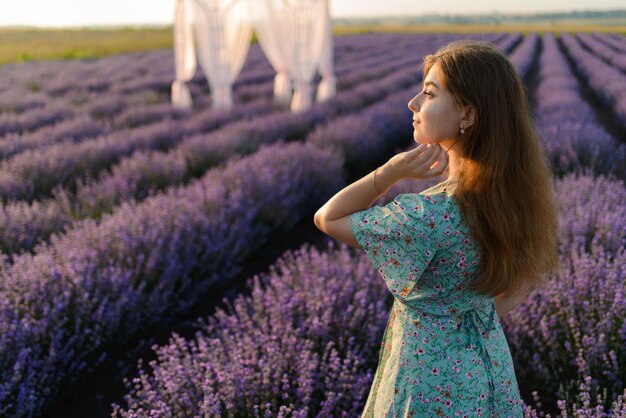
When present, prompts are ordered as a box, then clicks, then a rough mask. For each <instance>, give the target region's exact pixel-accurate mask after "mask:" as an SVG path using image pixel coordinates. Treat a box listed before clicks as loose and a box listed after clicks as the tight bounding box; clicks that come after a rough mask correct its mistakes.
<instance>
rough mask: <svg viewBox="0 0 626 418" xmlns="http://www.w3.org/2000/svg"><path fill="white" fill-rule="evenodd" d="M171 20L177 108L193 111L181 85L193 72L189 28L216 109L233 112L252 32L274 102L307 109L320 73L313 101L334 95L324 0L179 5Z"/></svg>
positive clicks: (184, 1) (207, 0) (198, 0)
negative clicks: (270, 71) (270, 72)
mask: <svg viewBox="0 0 626 418" xmlns="http://www.w3.org/2000/svg"><path fill="white" fill-rule="evenodd" d="M189 2H191V3H189ZM189 11H191V12H192V14H193V17H194V19H193V23H192V22H191V18H190V17H189V16H188V12H189ZM175 19H176V20H175V27H174V34H175V57H176V81H175V82H174V83H173V84H172V102H173V103H174V104H175V105H178V106H186V107H189V106H191V97H190V94H189V90H188V89H187V87H186V86H185V84H184V83H185V82H186V81H189V80H190V79H191V77H192V76H193V73H194V72H195V68H196V57H195V54H194V41H193V36H192V35H193V34H192V28H193V29H194V31H195V37H196V43H197V50H198V52H197V54H198V61H199V62H200V66H201V68H202V70H203V72H204V73H205V75H206V77H207V79H208V81H209V84H210V86H211V94H212V99H213V106H214V107H220V108H229V107H231V106H232V93H231V87H232V83H233V81H234V80H235V78H236V77H237V75H238V74H239V72H240V71H241V67H242V66H243V63H244V61H245V57H246V54H247V52H248V48H249V44H250V39H251V37H252V28H253V27H254V30H255V31H256V34H257V38H258V40H259V44H260V46H261V48H262V49H263V51H264V53H265V55H266V56H267V58H268V60H269V61H270V64H271V65H272V67H273V68H274V70H275V71H276V76H275V78H274V96H275V98H276V100H277V101H278V102H281V103H284V104H285V105H287V104H288V103H289V102H290V101H291V106H290V107H291V110H292V111H294V112H298V111H302V110H305V109H307V108H309V107H310V106H311V103H312V98H313V85H312V81H313V76H314V75H315V71H316V70H318V69H319V72H320V74H321V75H322V81H321V83H320V85H319V87H318V91H317V100H318V101H322V100H326V99H328V98H330V97H332V96H333V95H334V94H335V77H334V69H333V56H332V48H333V45H332V33H331V25H330V14H329V7H328V0H177V2H176V12H175Z"/></svg>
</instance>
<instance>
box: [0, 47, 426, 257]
mask: <svg viewBox="0 0 626 418" xmlns="http://www.w3.org/2000/svg"><path fill="white" fill-rule="evenodd" d="M411 48H412V47H411ZM400 52H402V53H404V55H405V56H406V55H407V54H406V52H407V51H406V50H405V49H404V48H400ZM398 56H399V55H395V57H396V58H397V57H398ZM409 57H411V55H409ZM383 58H385V61H386V59H387V58H390V55H389V54H384V56H383ZM417 64H418V60H417V59H416V58H415V57H412V58H409V59H407V58H405V59H402V60H397V59H396V61H395V62H393V63H392V64H389V63H386V62H385V63H383V64H382V65H379V66H375V67H373V68H370V69H367V70H364V71H363V70H362V71H355V72H356V73H358V74H360V78H357V77H355V76H351V77H350V79H351V82H352V83H358V84H356V87H355V88H353V89H348V86H347V85H346V84H345V83H344V84H342V83H341V80H340V86H342V87H343V88H344V90H343V91H340V93H339V94H338V96H337V97H336V98H334V99H333V100H331V101H329V102H327V103H324V104H323V105H320V106H316V107H315V108H314V109H312V110H311V111H309V112H306V113H303V114H295V115H294V114H291V113H289V112H284V111H272V110H273V109H275V108H273V107H272V106H271V105H270V104H269V103H261V104H258V103H253V104H250V105H242V106H238V107H236V108H235V109H234V110H233V111H231V112H212V111H204V112H200V113H198V114H197V116H194V117H193V118H192V119H190V120H187V121H185V122H176V121H167V122H163V123H159V124H154V125H150V126H147V127H143V128H138V129H134V130H132V131H126V132H119V131H118V132H115V133H113V134H111V135H107V136H104V137H99V138H97V139H95V140H85V141H83V142H82V143H81V144H80V145H79V146H76V147H73V148H70V149H68V144H67V143H62V144H58V145H55V146H51V147H49V148H47V149H45V150H43V151H37V150H33V151H30V152H28V153H23V154H20V155H19V156H17V157H15V158H12V159H11V160H8V161H5V162H4V164H3V165H1V166H0V178H3V177H4V181H2V180H0V184H3V185H4V186H6V187H5V190H6V189H10V188H11V186H10V184H15V186H14V187H13V188H12V192H10V193H8V194H9V195H13V197H15V195H21V196H23V195H24V194H26V193H28V194H29V195H30V194H35V190H36V191H37V193H36V194H37V195H39V196H42V195H44V196H45V194H46V193H45V192H46V191H48V193H49V191H50V190H53V188H55V189H54V192H53V194H54V196H53V198H48V199H40V200H39V201H35V202H32V203H28V202H19V201H14V202H9V203H7V204H6V205H4V210H3V211H2V213H1V215H2V216H0V248H2V249H3V251H5V252H6V253H11V252H17V251H19V250H29V249H31V248H33V247H34V246H35V245H36V244H37V243H38V242H40V241H41V240H42V239H45V238H46V237H47V236H48V235H50V234H51V233H53V232H55V231H60V230H61V229H62V228H64V227H66V226H68V225H70V224H71V223H72V222H74V221H77V220H79V219H84V218H89V217H93V218H98V217H100V216H101V215H102V214H103V213H106V212H109V211H110V210H112V208H113V207H115V206H117V205H119V204H120V203H122V202H124V201H129V200H133V199H134V200H141V199H143V198H144V197H146V196H147V195H149V194H150V193H153V192H155V191H158V190H161V189H164V188H166V187H170V186H174V185H176V184H180V183H184V182H186V181H188V180H189V179H190V178H192V177H197V176H198V175H201V174H202V173H203V172H204V171H206V169H207V168H209V167H211V166H213V165H216V164H218V163H220V162H222V161H225V160H226V159H228V158H229V157H230V156H231V155H232V154H234V153H239V154H246V153H250V152H253V151H254V150H255V149H256V148H257V147H258V145H259V144H261V143H269V142H271V141H275V140H277V139H280V138H283V139H287V140H289V139H292V138H297V137H301V136H302V135H304V134H305V133H306V131H308V130H310V129H312V128H313V127H314V126H315V125H316V124H319V123H322V122H323V121H324V120H326V119H328V118H331V117H334V116H336V115H338V114H342V113H346V112H351V111H354V110H357V109H358V108H360V107H362V106H366V105H367V104H368V103H371V102H373V101H374V100H378V99H380V98H381V97H384V96H385V95H386V94H387V93H388V92H389V91H393V89H397V88H399V87H402V85H406V83H407V82H411V80H412V78H414V76H412V75H411V74H410V73H409V72H407V71H406V67H407V66H408V67H410V66H415V67H417ZM373 78H377V79H378V80H377V81H375V82H370V83H366V81H368V80H371V79H373ZM403 83H404V84H403ZM242 116H245V118H244V120H242V121H239V122H236V121H237V119H238V118H239V119H241V118H242ZM229 122H231V123H229ZM233 122H236V123H233ZM216 128H218V129H216ZM211 129H213V130H212V131H211ZM124 155H128V156H127V157H123V156H124ZM106 168H109V170H108V171H105V169H106ZM20 173H22V174H24V175H20ZM98 174H99V176H98ZM96 176H97V177H96ZM9 177H10V178H12V180H10V179H8V178H9ZM63 183H65V184H66V185H65V187H62V186H63ZM18 190H19V191H18ZM31 191H32V193H30V192H31ZM5 198H7V196H5Z"/></svg>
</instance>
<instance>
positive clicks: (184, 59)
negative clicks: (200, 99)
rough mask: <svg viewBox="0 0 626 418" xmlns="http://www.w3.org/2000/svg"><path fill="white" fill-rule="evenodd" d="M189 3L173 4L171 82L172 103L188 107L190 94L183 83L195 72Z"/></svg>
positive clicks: (177, 1)
mask: <svg viewBox="0 0 626 418" xmlns="http://www.w3.org/2000/svg"><path fill="white" fill-rule="evenodd" d="M189 6H190V4H189V1H188V0H176V4H175V6H174V73H175V76H176V80H174V82H173V83H172V104H173V105H174V106H175V107H178V108H183V109H189V108H190V107H191V105H192V100H191V94H190V93H189V88H187V86H186V85H185V83H186V82H187V81H189V80H191V78H192V77H193V75H194V73H195V72H196V54H195V49H194V44H193V33H192V26H191V20H190V18H191V14H190V7H189Z"/></svg>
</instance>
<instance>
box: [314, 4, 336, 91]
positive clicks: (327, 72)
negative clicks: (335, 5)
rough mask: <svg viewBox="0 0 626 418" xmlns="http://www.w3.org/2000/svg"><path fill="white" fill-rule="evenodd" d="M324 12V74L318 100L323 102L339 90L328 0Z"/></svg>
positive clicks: (322, 54) (321, 55) (322, 61)
mask: <svg viewBox="0 0 626 418" xmlns="http://www.w3.org/2000/svg"><path fill="white" fill-rule="evenodd" d="M323 13H324V19H323V20H324V29H323V31H324V34H323V43H322V49H321V51H320V58H319V63H320V64H319V68H318V71H319V73H320V74H321V76H322V81H320V84H319V86H318V87H317V95H316V100H317V101H318V102H323V101H325V100H328V99H330V98H331V97H334V96H335V93H336V90H337V79H336V78H335V67H334V65H333V61H334V60H333V32H332V25H331V23H330V10H329V5H328V0H325V1H324V5H323Z"/></svg>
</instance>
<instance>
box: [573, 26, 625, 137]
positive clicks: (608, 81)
mask: <svg viewBox="0 0 626 418" xmlns="http://www.w3.org/2000/svg"><path fill="white" fill-rule="evenodd" d="M579 40H580V41H582V42H583V44H584V45H587V46H588V47H589V46H590V45H591V44H590V43H589V39H588V38H586V37H584V36H583V37H581V38H580V39H579ZM579 40H577V39H576V38H575V37H574V36H572V35H570V34H562V35H561V42H562V43H563V46H564V47H565V49H566V50H567V52H568V54H569V55H570V56H571V57H572V60H573V63H574V65H575V68H576V70H577V71H578V73H579V74H580V75H581V77H582V78H584V79H585V80H586V82H587V83H588V84H589V86H590V87H591V89H592V90H593V92H594V93H595V94H596V95H597V97H598V98H599V99H600V100H601V101H602V102H603V103H604V105H605V108H606V109H607V110H608V111H609V112H610V114H613V115H615V122H616V123H617V124H619V125H620V126H621V128H622V129H625V130H626V73H624V69H623V68H618V67H616V66H614V65H615V64H616V63H615V62H611V61H610V62H611V63H607V62H605V61H603V60H602V59H601V58H599V57H598V56H596V55H595V54H594V53H591V52H590V51H588V50H586V49H585V48H584V47H583V46H582V45H581V43H580V42H579ZM616 54H618V55H622V56H623V54H624V53H623V52H616ZM612 64H613V65H612Z"/></svg>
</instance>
